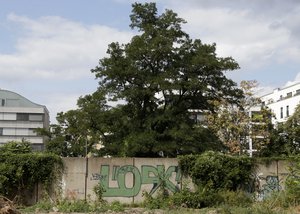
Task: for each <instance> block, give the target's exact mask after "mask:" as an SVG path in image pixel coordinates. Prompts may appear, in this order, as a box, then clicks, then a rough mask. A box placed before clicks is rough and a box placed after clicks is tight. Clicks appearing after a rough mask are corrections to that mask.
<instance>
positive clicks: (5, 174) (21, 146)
mask: <svg viewBox="0 0 300 214" xmlns="http://www.w3.org/2000/svg"><path fill="white" fill-rule="evenodd" d="M57 169H62V160H61V158H60V157H58V156H56V155H52V154H43V153H33V152H31V149H29V147H28V146H27V143H24V142H21V143H17V142H11V143H8V144H6V145H5V146H3V147H1V150H0V195H3V196H6V197H8V198H10V199H13V198H14V197H16V196H19V197H21V198H22V196H23V194H24V193H25V191H30V190H32V189H33V187H34V185H35V184H37V183H41V184H45V186H49V185H50V184H51V183H52V182H53V181H54V180H55V178H56V175H57Z"/></svg>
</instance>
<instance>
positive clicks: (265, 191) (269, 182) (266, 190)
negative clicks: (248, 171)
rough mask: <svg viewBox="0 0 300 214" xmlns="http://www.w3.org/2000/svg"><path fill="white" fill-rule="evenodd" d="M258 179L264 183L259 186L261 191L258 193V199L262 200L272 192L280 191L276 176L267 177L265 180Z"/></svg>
mask: <svg viewBox="0 0 300 214" xmlns="http://www.w3.org/2000/svg"><path fill="white" fill-rule="evenodd" d="M260 179H262V180H265V181H266V183H265V184H263V185H262V186H261V189H260V190H259V191H258V199H259V200H262V199H265V198H267V197H269V196H270V195H271V193H272V192H274V191H280V190H281V186H280V184H279V178H278V176H272V175H268V176H266V177H265V178H263V177H260Z"/></svg>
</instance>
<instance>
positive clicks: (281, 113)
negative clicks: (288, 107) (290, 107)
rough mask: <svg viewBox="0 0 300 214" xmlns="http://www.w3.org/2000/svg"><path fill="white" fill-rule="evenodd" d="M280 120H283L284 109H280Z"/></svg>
mask: <svg viewBox="0 0 300 214" xmlns="http://www.w3.org/2000/svg"><path fill="white" fill-rule="evenodd" d="M280 118H283V107H281V108H280Z"/></svg>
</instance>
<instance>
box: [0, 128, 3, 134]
mask: <svg viewBox="0 0 300 214" xmlns="http://www.w3.org/2000/svg"><path fill="white" fill-rule="evenodd" d="M2 135H3V128H0V136H2Z"/></svg>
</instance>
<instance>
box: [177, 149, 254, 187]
mask: <svg viewBox="0 0 300 214" xmlns="http://www.w3.org/2000/svg"><path fill="white" fill-rule="evenodd" d="M179 164H180V167H181V169H182V171H183V173H185V174H186V175H188V176H190V177H191V178H192V179H193V182H194V183H195V184H196V185H197V186H198V188H200V189H202V188H209V189H212V190H222V189H225V190H233V191H235V190H238V189H242V188H244V187H246V186H248V185H250V183H251V181H252V174H253V172H254V169H255V162H254V160H253V159H251V158H249V157H241V156H239V157H235V156H229V155H225V154H222V153H216V152H205V153H203V154H201V155H197V156H181V157H179Z"/></svg>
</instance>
